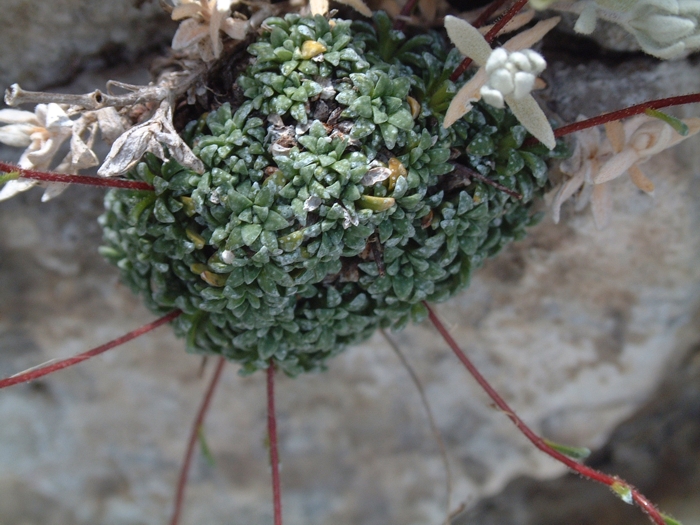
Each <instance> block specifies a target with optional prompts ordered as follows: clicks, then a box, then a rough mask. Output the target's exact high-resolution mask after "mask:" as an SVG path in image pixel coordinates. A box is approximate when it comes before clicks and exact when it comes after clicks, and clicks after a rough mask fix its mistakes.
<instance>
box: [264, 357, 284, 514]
mask: <svg viewBox="0 0 700 525" xmlns="http://www.w3.org/2000/svg"><path fill="white" fill-rule="evenodd" d="M267 434H268V437H269V439H270V465H271V466H272V502H273V507H274V509H275V525H282V490H281V488H280V458H279V455H278V453H277V418H276V417H275V364H274V361H273V360H272V359H270V366H268V367H267Z"/></svg>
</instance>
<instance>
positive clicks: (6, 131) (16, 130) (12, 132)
mask: <svg viewBox="0 0 700 525" xmlns="http://www.w3.org/2000/svg"><path fill="white" fill-rule="evenodd" d="M35 128H36V126H35V125H34V124H8V125H7V126H2V127H1V128H0V142H2V143H3V144H7V145H8V146H12V147H13V148H26V147H27V146H29V145H30V144H31V143H32V139H31V138H30V135H31V133H32V130H34V129H35Z"/></svg>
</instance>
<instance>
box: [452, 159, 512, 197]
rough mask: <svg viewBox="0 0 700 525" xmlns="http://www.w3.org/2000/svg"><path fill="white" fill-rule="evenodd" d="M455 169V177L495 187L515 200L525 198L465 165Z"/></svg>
mask: <svg viewBox="0 0 700 525" xmlns="http://www.w3.org/2000/svg"><path fill="white" fill-rule="evenodd" d="M454 167H455V169H454V172H453V173H454V174H455V175H462V176H465V177H467V178H468V179H476V180H479V181H481V182H483V183H484V184H488V185H489V186H493V187H494V188H496V189H497V190H499V191H502V192H503V193H506V194H507V195H510V196H511V197H513V198H515V199H518V200H522V198H523V196H522V195H521V194H520V193H518V192H517V191H513V190H511V189H510V188H508V187H506V186H504V185H503V184H500V183H498V182H496V181H495V180H492V179H489V178H488V177H484V176H483V175H482V174H481V173H479V172H478V171H476V170H473V169H471V168H469V167H467V166H465V165H464V164H455V165H454Z"/></svg>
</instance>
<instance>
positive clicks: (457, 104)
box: [442, 68, 488, 128]
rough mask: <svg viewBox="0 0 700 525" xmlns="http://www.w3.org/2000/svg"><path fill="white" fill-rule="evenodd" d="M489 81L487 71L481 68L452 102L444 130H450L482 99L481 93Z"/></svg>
mask: <svg viewBox="0 0 700 525" xmlns="http://www.w3.org/2000/svg"><path fill="white" fill-rule="evenodd" d="M487 80H488V75H487V73H486V70H485V69H484V68H479V70H478V71H477V72H476V74H475V75H474V76H473V77H472V78H471V79H469V81H468V82H467V83H466V84H464V85H463V86H462V88H461V89H460V90H459V91H458V92H457V94H456V95H455V96H454V98H453V99H452V102H450V107H448V108H447V112H446V113H445V121H444V122H443V124H442V125H443V127H444V128H449V127H450V126H451V125H452V124H454V123H455V122H457V120H459V119H460V118H462V117H463V116H464V115H466V114H467V113H468V112H469V111H470V110H471V109H472V105H471V103H472V102H475V101H477V100H479V99H480V98H481V93H480V91H481V88H482V87H483V86H484V85H485V84H486V81H487Z"/></svg>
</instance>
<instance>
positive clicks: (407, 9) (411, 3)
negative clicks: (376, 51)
mask: <svg viewBox="0 0 700 525" xmlns="http://www.w3.org/2000/svg"><path fill="white" fill-rule="evenodd" d="M416 2H418V0H408V2H406V3H405V4H404V6H403V8H401V12H400V13H399V16H398V18H396V20H394V29H398V30H399V31H401V30H402V29H403V28H404V26H405V25H406V24H405V22H404V21H403V20H402V19H401V17H408V16H411V11H413V8H414V7H415V6H416Z"/></svg>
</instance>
